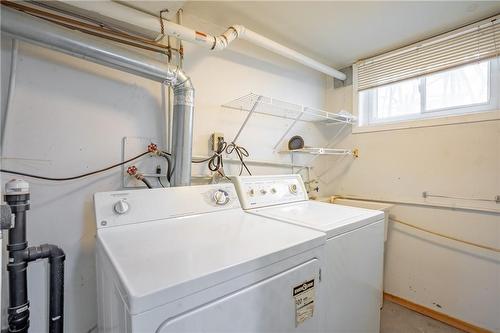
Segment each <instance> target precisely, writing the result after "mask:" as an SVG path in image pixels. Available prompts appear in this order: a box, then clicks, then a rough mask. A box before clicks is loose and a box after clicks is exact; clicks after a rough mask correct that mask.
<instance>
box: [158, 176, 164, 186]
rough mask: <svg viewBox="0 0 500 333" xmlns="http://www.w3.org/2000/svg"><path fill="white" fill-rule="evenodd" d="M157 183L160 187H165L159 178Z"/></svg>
mask: <svg viewBox="0 0 500 333" xmlns="http://www.w3.org/2000/svg"><path fill="white" fill-rule="evenodd" d="M158 183H160V185H161V187H163V188H164V187H165V185H163V183H162V182H161V177H158Z"/></svg>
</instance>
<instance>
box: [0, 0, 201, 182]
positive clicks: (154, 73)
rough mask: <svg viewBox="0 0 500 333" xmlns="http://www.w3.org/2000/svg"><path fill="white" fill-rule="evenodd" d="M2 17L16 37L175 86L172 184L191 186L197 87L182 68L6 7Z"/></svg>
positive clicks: (3, 26) (5, 29)
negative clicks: (194, 86) (195, 93)
mask: <svg viewBox="0 0 500 333" xmlns="http://www.w3.org/2000/svg"><path fill="white" fill-rule="evenodd" d="M1 18H2V20H1V29H2V33H5V34H7V35H10V36H12V37H13V38H18V39H20V40H24V41H27V42H30V43H34V44H37V45H41V46H44V47H48V48H50V49H54V50H57V51H60V52H63V53H66V54H70V55H73V56H75V57H78V58H82V59H86V60H89V61H93V62H95V63H99V64H102V65H106V66H109V67H113V68H116V69H119V70H122V71H126V72H129V73H133V74H136V75H139V76H142V77H145V78H148V79H151V80H155V81H159V82H163V83H166V84H169V85H171V86H172V87H173V88H174V89H173V90H174V112H173V126H174V128H173V137H172V147H173V148H172V149H173V151H172V156H173V159H174V169H173V175H172V181H171V185H172V186H185V185H190V183H191V153H192V141H193V116H194V88H193V85H192V83H191V80H190V79H189V77H188V76H187V75H186V74H185V73H184V72H183V71H182V69H179V68H177V67H175V66H171V65H169V64H166V63H163V62H160V61H157V60H154V59H151V58H148V57H146V56H144V55H142V54H140V53H137V52H134V51H131V50H128V49H125V48H122V47H119V46H116V45H115V44H113V43H110V42H109V41H105V40H101V39H98V38H95V37H92V36H88V35H85V34H84V33H81V32H78V31H73V30H70V29H67V28H63V27H60V26H57V25H55V24H52V23H49V22H46V21H44V20H42V19H38V18H35V17H32V16H30V15H27V14H23V13H21V12H18V11H15V10H13V9H10V8H7V7H5V6H3V7H2V11H1Z"/></svg>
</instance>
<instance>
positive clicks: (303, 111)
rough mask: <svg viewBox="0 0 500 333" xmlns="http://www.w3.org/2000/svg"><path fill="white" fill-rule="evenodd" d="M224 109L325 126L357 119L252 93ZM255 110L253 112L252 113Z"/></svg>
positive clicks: (346, 114) (345, 114)
mask: <svg viewBox="0 0 500 333" xmlns="http://www.w3.org/2000/svg"><path fill="white" fill-rule="evenodd" d="M222 107H224V108H227V109H233V110H240V111H247V112H253V113H259V114H265V115H268V116H273V117H278V118H284V119H293V120H296V121H306V122H316V123H324V124H332V123H347V124H351V123H353V122H354V121H355V120H356V118H355V117H354V116H353V115H352V114H350V113H348V112H345V113H332V112H327V111H324V110H320V109H316V108H312V107H306V106H303V105H299V104H294V103H290V102H285V101H282V100H279V99H276V98H272V97H266V96H262V95H257V94H254V93H250V94H248V95H245V96H242V97H239V98H237V99H235V100H232V101H230V102H228V103H226V104H223V105H222ZM252 110H253V111H252Z"/></svg>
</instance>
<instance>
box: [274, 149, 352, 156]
mask: <svg viewBox="0 0 500 333" xmlns="http://www.w3.org/2000/svg"><path fill="white" fill-rule="evenodd" d="M280 153H287V154H292V153H303V154H310V155H352V156H354V157H358V156H359V152H358V150H357V149H353V150H350V149H339V148H312V147H310V148H301V149H293V150H282V151H280Z"/></svg>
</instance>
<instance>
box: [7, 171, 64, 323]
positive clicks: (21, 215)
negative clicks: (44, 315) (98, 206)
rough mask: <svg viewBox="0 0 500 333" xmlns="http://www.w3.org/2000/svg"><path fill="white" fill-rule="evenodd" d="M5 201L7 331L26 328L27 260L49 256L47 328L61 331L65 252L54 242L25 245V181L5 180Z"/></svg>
mask: <svg viewBox="0 0 500 333" xmlns="http://www.w3.org/2000/svg"><path fill="white" fill-rule="evenodd" d="M4 198H5V202H7V204H8V205H9V206H10V209H11V212H12V214H13V215H14V224H13V225H12V226H7V229H9V242H8V244H7V251H8V252H9V263H8V264H7V271H8V273H9V309H8V324H9V332H19V333H27V332H28V328H29V316H30V312H29V307H30V304H29V301H28V281H27V268H28V263H29V262H31V261H35V260H38V259H49V264H50V273H49V275H50V278H49V294H50V300H49V332H50V333H63V323H64V316H63V314H64V260H65V254H64V251H63V250H62V249H60V248H59V247H58V246H56V245H52V244H43V245H40V246H33V247H28V242H27V240H26V212H27V211H28V210H29V209H30V204H29V200H30V193H29V184H28V183H27V182H25V181H24V180H20V179H15V180H11V181H9V182H8V183H7V184H5V197H4Z"/></svg>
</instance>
